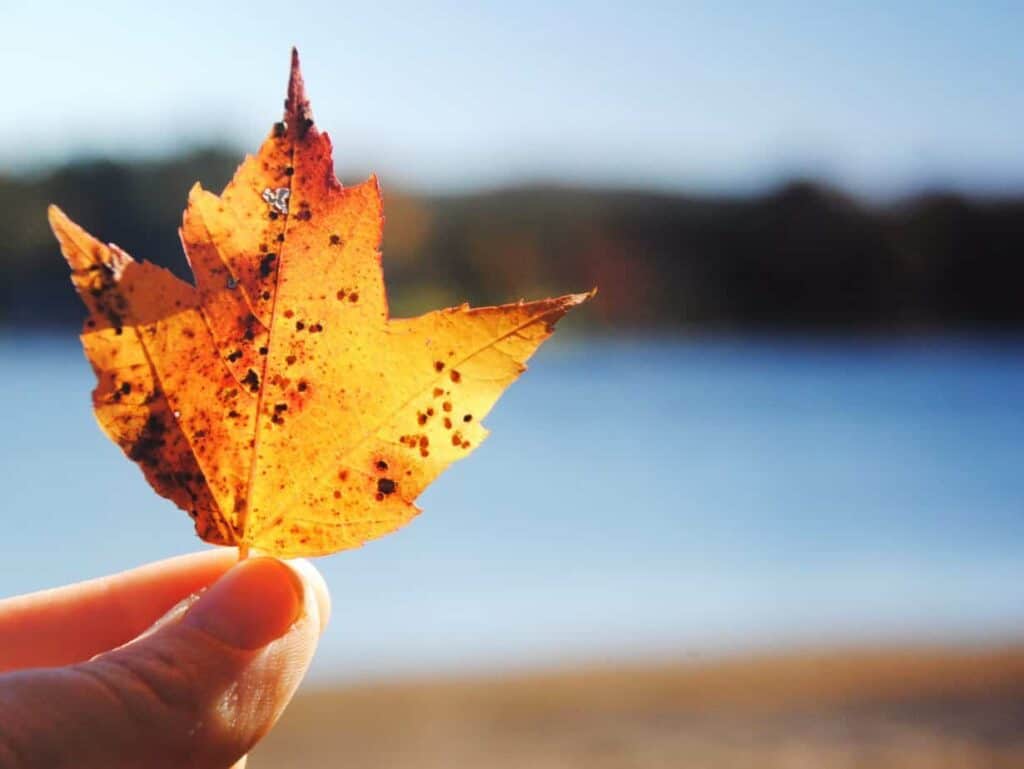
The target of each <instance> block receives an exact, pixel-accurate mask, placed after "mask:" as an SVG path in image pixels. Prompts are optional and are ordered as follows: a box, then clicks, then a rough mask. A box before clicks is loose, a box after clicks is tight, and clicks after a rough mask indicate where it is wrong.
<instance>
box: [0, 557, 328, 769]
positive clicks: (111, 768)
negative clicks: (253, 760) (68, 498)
mask: <svg viewBox="0 0 1024 769" xmlns="http://www.w3.org/2000/svg"><path fill="white" fill-rule="evenodd" d="M236 558H237V554H236V552H235V551H230V550H213V551H206V552H202V553H196V554H194V555H187V556H183V557H180V558H172V559H170V560H167V561H161V562H158V563H154V564H150V565H148V566H143V567H142V568H139V569H135V570H134V571H129V572H125V573H123V574H118V575H115V576H112V577H105V578H102V579H97V580H92V581H89V582H83V583H80V584H77V585H71V586H69V587H64V588H59V589H56V590H48V591H44V592H41V593H34V594H32V595H26V596H19V597H16V598H9V599H7V600H4V601H0V767H2V768H3V769H9V768H10V769H37V768H39V769H42V767H46V768H47V769H51V768H52V769H65V768H66V769H70V768H71V767H75V769H92V768H93V767H96V768H97V769H99V768H101V767H102V769H127V767H147V768H153V769H162V768H163V767H167V769H171V768H172V767H173V769H182V768H183V767H195V768H196V769H206V768H207V767H208V768H209V769H227V767H230V766H232V765H235V766H236V767H240V766H242V765H244V762H245V759H244V756H245V754H246V753H247V752H248V751H249V750H250V749H251V748H252V747H253V745H255V744H256V742H257V741H258V740H259V739H260V738H261V737H262V736H263V735H264V734H266V733H267V731H268V730H269V729H270V727H271V726H273V724H274V722H275V721H276V720H277V717H278V716H279V715H280V714H281V711H282V710H284V707H285V705H286V704H287V703H288V701H289V700H290V699H291V697H292V694H294V692H295V689H296V687H297V686H298V685H299V681H300V680H301V679H302V676H303V675H304V674H305V672H306V669H307V668H308V667H309V663H310V660H311V659H312V657H313V652H314V650H315V649H316V644H317V640H318V639H319V637H320V633H321V631H322V630H323V627H324V625H325V624H326V622H327V618H328V615H329V613H330V600H329V598H328V595H327V589H326V587H325V585H324V583H323V580H322V578H321V577H320V576H319V574H318V573H317V572H316V570H315V569H314V568H313V567H312V566H311V565H310V564H309V563H308V562H305V561H292V562H289V565H285V564H284V562H282V561H278V560H275V559H272V558H252V559H249V560H247V561H243V562H242V563H236ZM208 586H209V587H208ZM207 587H208V589H205V590H204V588H207ZM200 591H202V592H200ZM197 593H198V595H197ZM154 623H155V624H154Z"/></svg>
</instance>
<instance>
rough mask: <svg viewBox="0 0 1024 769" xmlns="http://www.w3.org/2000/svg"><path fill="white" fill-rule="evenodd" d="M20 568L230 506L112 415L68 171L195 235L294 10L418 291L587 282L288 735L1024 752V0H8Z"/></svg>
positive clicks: (110, 222) (275, 738) (313, 762)
mask: <svg viewBox="0 0 1024 769" xmlns="http://www.w3.org/2000/svg"><path fill="white" fill-rule="evenodd" d="M4 19H5V22H4V27H5V34H4V43H3V45H2V46H0V67H2V69H3V71H4V72H5V73H7V74H6V77H5V78H4V91H5V93H4V107H3V109H2V110H0V268H2V271H3V272H2V274H3V278H2V280H0V368H2V372H3V374H4V376H3V377H2V378H0V424H2V425H3V431H2V432H0V466H2V467H3V477H4V494H3V501H2V502H0V510H3V514H4V518H5V522H6V524H7V525H6V527H5V532H4V542H5V545H4V547H3V552H2V562H3V565H2V566H0V596H8V595H13V594H17V593H20V592H25V591H30V590H36V589H40V588H45V587H51V586H55V585H59V584H62V583H65V582H68V581H71V580H77V579H84V578H88V577H92V576H98V575H100V574H104V573H108V572H111V571H115V570H118V569H122V568H129V567H132V566H135V565H138V564H140V563H143V562H146V561H149V560H152V559H156V558H160V557H165V556H170V555H174V554H177V553H183V552H188V551H190V550H194V549H196V548H197V547H199V546H200V543H199V542H198V541H197V540H196V539H195V537H194V535H193V534H192V532H191V529H190V526H189V525H188V519H187V518H186V516H185V515H184V514H182V513H180V512H179V511H177V510H175V509H174V508H173V507H172V506H171V505H170V503H168V502H166V501H164V500H162V499H160V498H158V497H157V496H156V495H155V494H154V493H152V492H151V491H150V489H149V488H148V486H147V485H146V483H145V481H144V480H143V478H142V475H141V473H140V472H139V471H138V470H137V469H136V467H135V466H134V465H132V464H131V463H130V462H128V461H127V460H125V459H124V458H123V457H122V456H121V455H120V451H119V450H118V449H117V448H116V447H115V446H114V445H113V444H111V443H110V442H109V441H107V439H106V438H105V437H104V436H103V435H102V434H101V432H100V430H99V428H98V427H97V426H96V424H95V421H94V419H93V416H92V412H91V406H90V400H89V391H90V390H91V388H92V385H93V381H94V380H93V375H92V372H91V370H90V369H89V366H88V364H87V363H86V361H85V359H84V357H83V355H82V353H81V349H80V345H79V342H78V340H77V331H78V326H79V323H80V321H81V318H82V316H83V311H82V308H81V307H80V304H79V301H78V299H77V297H76V296H75V294H74V292H73V290H72V288H71V286H70V283H69V280H68V275H67V268H66V266H65V264H64V262H63V260H62V259H61V258H60V255H59V252H58V249H57V247H56V244H55V242H54V241H53V238H52V236H51V234H50V233H49V230H48V228H47V225H46V221H45V207H46V205H47V204H48V203H50V202H54V203H57V204H59V205H60V206H61V207H62V208H64V209H65V210H66V211H67V212H68V213H69V215H70V216H72V218H74V219H75V220H76V221H78V222H80V223H81V224H82V225H83V226H85V227H86V228H87V229H89V230H90V231H92V232H93V233H95V234H96V235H97V236H98V237H100V238H101V239H104V240H112V241H115V242H117V243H118V244H119V245H120V246H122V247H124V248H125V249H126V250H128V251H129V252H130V253H132V254H133V255H135V256H136V257H139V258H147V259H151V260H153V261H157V262H159V263H161V264H164V265H167V266H169V267H171V268H172V269H174V270H176V271H177V272H178V273H179V274H181V275H187V268H186V266H185V262H184V258H183V256H182V254H181V249H180V245H179V243H178V240H177V234H176V228H177V226H178V223H179V222H180V217H181V211H182V209H183V207H184V204H185V199H186V194H187V191H188V189H189V187H190V186H191V184H192V182H193V181H195V180H199V181H201V182H202V183H203V185H204V186H206V187H208V188H211V189H219V188H220V187H222V186H223V185H224V184H225V183H226V182H227V180H228V179H229V178H230V176H231V174H232V172H233V170H234V168H235V167H236V166H237V164H238V163H239V162H240V161H241V159H242V157H243V155H244V154H245V153H246V152H253V151H255V150H256V148H257V147H258V145H259V143H260V141H261V140H262V138H263V137H264V136H265V134H266V132H267V131H268V130H269V127H270V125H271V123H272V122H273V121H274V120H276V119H278V117H279V113H280V108H281V100H282V98H283V93H284V86H285V82H286V78H287V63H288V54H289V49H290V47H291V45H293V44H295V45H297V46H298V47H299V49H300V51H301V53H302V56H303V71H304V74H305V79H306V84H307V87H308V90H309V94H310V97H311V99H312V102H313V108H314V113H315V115H316V116H317V122H318V124H319V125H320V126H321V128H323V129H325V130H327V131H328V132H329V133H330V134H331V136H332V138H333V140H334V144H335V153H336V155H335V158H336V162H337V169H338V173H339V175H340V177H341V179H342V181H343V182H345V183H355V182H358V181H361V180H362V179H364V178H365V177H366V176H367V175H368V174H369V173H370V172H371V171H375V172H377V173H378V174H379V175H380V177H381V181H382V185H383V190H384V195H385V213H386V216H387V223H386V227H385V236H384V261H385V264H384V266H385V275H386V279H387V282H388V286H389V290H390V292H391V300H392V310H393V312H394V313H395V314H396V315H407V314H415V313H419V312H421V311H424V310H427V309H432V308H435V307H438V306H444V305H447V304H451V303H457V302H460V301H463V300H468V301H471V302H472V303H473V304H488V303H493V302H501V301H508V300H513V299H517V298H519V297H526V298H539V297H542V296H546V295H550V294H557V293H565V292H570V291H579V290H585V289H587V288H589V287H590V286H593V285H597V286H599V287H600V291H601V293H600V294H599V296H598V297H597V299H596V300H595V301H594V302H592V303H591V304H590V305H588V306H587V307H586V308H584V309H583V310H582V311H581V312H579V313H578V316H574V317H573V318H571V319H569V320H567V321H566V322H565V323H564V324H563V327H562V330H560V332H559V334H558V335H557V336H556V338H555V339H554V340H553V341H552V342H550V343H549V344H548V345H547V346H546V347H545V348H544V349H543V350H542V351H541V352H540V353H539V354H538V355H537V356H536V358H535V359H534V363H533V364H531V370H530V371H529V372H528V373H527V374H526V375H524V377H523V378H522V379H521V380H520V381H519V382H518V383H517V384H515V385H514V386H513V387H512V388H511V390H510V391H509V392H508V393H507V394H506V396H505V397H504V398H503V400H502V401H501V402H500V403H499V405H498V406H497V408H496V409H495V411H494V412H493V414H492V415H491V416H490V417H489V419H488V426H489V427H490V428H491V429H492V430H493V434H492V436H491V438H490V439H489V440H488V442H487V445H486V446H485V447H484V448H482V449H481V450H480V451H479V452H476V453H475V454H473V455H472V457H470V458H469V459H468V460H466V461H465V462H461V463H459V464H458V465H456V466H454V467H453V468H452V469H451V470H450V471H449V472H448V473H446V474H445V475H444V477H443V478H442V479H441V480H439V481H438V482H437V483H436V484H435V485H434V486H432V487H431V488H430V489H429V490H428V492H427V493H426V494H424V495H423V497H421V499H420V503H421V506H422V507H423V508H424V511H425V512H424V514H423V515H422V516H421V517H420V518H419V519H417V520H416V521H415V522H414V523H413V524H412V525H410V526H409V527H408V528H406V529H404V530H402V531H401V532H399V533H397V534H395V535H393V536H391V537H388V538H386V539H384V540H381V541H379V542H373V543H371V544H369V545H367V546H366V547H364V548H363V549H361V550H358V551H353V552H347V553H343V554H340V555H337V556H333V557H330V558H326V559H322V560H320V561H319V562H318V563H317V565H318V566H319V568H320V569H321V570H322V571H323V572H324V574H325V576H326V578H327V581H328V583H329V585H330V587H331V590H332V593H333V595H334V601H335V614H334V619H333V622H332V625H331V627H330V628H329V629H328V631H327V634H326V636H325V638H324V640H323V645H322V647H321V650H320V652H319V654H318V659H317V662H316V664H315V667H314V670H313V673H312V675H311V678H310V680H309V681H308V682H307V683H306V685H305V686H304V689H303V690H302V692H303V694H302V695H301V696H300V699H299V700H298V701H297V702H296V704H295V705H294V706H293V707H292V708H291V709H290V711H289V713H288V714H287V715H286V716H285V718H284V720H283V722H282V723H281V725H280V726H279V728H278V729H277V730H275V732H274V733H273V734H272V735H271V737H270V738H269V739H268V741H267V742H266V743H265V745H264V746H262V747H261V748H260V749H259V750H258V751H257V753H256V754H255V755H254V757H253V760H252V763H251V765H252V766H255V767H261V766H264V767H276V766H282V767H283V766H303V767H314V766H334V765H336V764H337V765H340V764H341V763H343V762H344V764H345V765H350V766H367V767H374V766H388V767H406V766H409V767H412V766H417V767H432V766H446V767H450V766H467V767H469V766H489V767H506V766H508V767H512V766H530V767H538V768H540V769H545V768H546V767H551V768H552V769H554V768H556V767H557V768H561V767H676V766H689V765H694V766H715V767H733V766H735V767H745V766H759V767H776V766H778V767H847V766H849V767H854V766H856V767H890V766H891V767H933V766H934V767H940V766H941V767H946V766H949V767H953V766H956V767H971V766H978V767H982V766H984V767H1001V766H1005V767H1011V766H1021V765H1024V645H1022V644H1021V641H1022V639H1024V593H1022V590H1021V585H1022V584H1024V335H1022V331H1024V260H1022V257H1024V152H1022V150H1021V146H1020V130H1019V127H1020V126H1021V125H1022V123H1024V92H1022V90H1021V88H1020V83H1021V77H1022V76H1024V48H1022V47H1021V46H1020V44H1019V36H1020V31H1021V30H1022V29H1024V9H1022V7H1021V6H1020V4H1018V3H998V2H987V3H985V2H983V3H972V4H966V3H923V2H910V1H909V0H903V1H902V2H887V3H881V2H864V3H839V2H836V3H810V2H780V3H773V4H771V5H770V6H769V5H768V4H764V5H754V4H749V3H733V2H718V3H700V4H694V3H684V2H664V3H659V2H643V1H640V2H632V3H628V4H625V3H610V4H597V3H584V2H564V3H554V4H553V3H535V2H532V1H530V0H523V1H522V2H519V3H516V4H509V3H502V4H498V3H494V4H488V3H484V4H478V5H477V6H474V7H467V6H466V4H457V3H454V2H452V3H417V4H409V5H405V4H400V3H390V2H381V3H376V4H372V6H371V5H370V4H366V3H360V4H348V3H338V2H333V3H327V2H320V3H317V2H308V3H302V2H298V3H290V4H288V5H281V4H279V3H265V2H257V1H254V0H250V2H246V3H239V2H225V3H221V4H209V3H204V4H199V3H191V2H179V3H175V4H173V7H172V6H168V7H167V8H166V9H165V8H154V7H145V6H144V5H142V4H139V3H128V2H96V3H90V4H82V5H80V6H72V5H71V4H51V5H40V4H36V5H32V4H29V3H22V4H20V5H18V6H12V7H5V8H4Z"/></svg>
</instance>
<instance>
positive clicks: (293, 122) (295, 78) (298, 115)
mask: <svg viewBox="0 0 1024 769" xmlns="http://www.w3.org/2000/svg"><path fill="white" fill-rule="evenodd" d="M284 119H285V122H286V123H287V125H289V126H294V127H295V130H298V131H301V132H302V133H305V131H306V130H307V129H308V128H309V126H310V125H312V123H313V114H312V111H311V110H310V108H309V99H307V98H306V84H305V82H304V81H303V80H302V67H301V64H300V63H299V49H298V48H295V47H292V64H291V71H290V73H289V75H288V97H287V98H286V99H285V102H284Z"/></svg>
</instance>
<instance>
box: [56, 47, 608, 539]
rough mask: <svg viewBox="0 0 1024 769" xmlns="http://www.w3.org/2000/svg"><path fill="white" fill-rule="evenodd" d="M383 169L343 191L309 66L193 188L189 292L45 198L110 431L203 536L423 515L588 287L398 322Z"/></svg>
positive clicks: (344, 533) (367, 526)
mask: <svg viewBox="0 0 1024 769" xmlns="http://www.w3.org/2000/svg"><path fill="white" fill-rule="evenodd" d="M383 221H384V218H383V210H382V204H381V194H380V188H379V186H378V184H377V180H376V178H373V177H371V178H370V179H369V180H368V181H366V182H364V183H363V184H360V185H357V186H355V187H349V188H343V187H342V186H341V184H340V183H339V182H338V180H337V178H336V177H335V175H334V167H333V160H332V153H331V143H330V139H329V138H328V136H327V134H325V133H321V132H320V131H319V130H318V129H317V127H316V126H315V125H314V123H313V119H312V115H311V112H310V108H309V102H308V101H307V100H306V96H305V92H304V88H303V83H302V76H301V74H300V72H299V67H298V58H297V56H296V55H295V54H294V52H293V57H292V72H291V79H290V82H289V86H288V98H287V100H286V102H285V115H284V120H283V121H282V122H280V123H277V124H275V125H274V127H273V129H272V130H271V132H270V135H269V136H268V137H267V139H266V140H265V141H264V143H263V146H262V147H261V148H260V151H259V153H258V154H257V155H255V156H250V157H247V158H246V159H245V161H244V162H243V163H242V165H241V166H240V167H239V169H238V171H237V172H236V173H235V177H234V179H233V180H232V181H231V183H230V184H229V185H228V186H227V188H226V189H225V190H224V191H223V192H222V193H221V194H220V195H219V196H218V195H215V194H213V193H211V192H208V191H206V190H203V189H202V188H201V187H200V186H199V185H196V186H195V187H193V189H192V191H191V192H190V193H189V198H188V207H187V209H186V211H185V215H184V219H183V222H182V227H181V231H180V234H181V240H182V243H183V244H184V247H185V253H186V255H187V257H188V260H189V264H190V265H191V268H192V272H193V275H194V278H195V285H192V284H189V283H187V282H184V281H182V280H179V279H178V278H176V277H175V276H173V275H172V274H171V273H170V272H168V271H167V270H164V269H161V268H159V267H156V266H154V265H153V264H150V263H148V262H145V261H135V260H134V259H132V258H131V257H130V256H128V255H127V254H126V253H124V252H123V251H122V250H120V249H119V248H117V246H114V245H104V244H103V243H101V242H99V241H98V240H96V239H95V238H93V237H92V236H90V235H89V234H88V233H86V232H85V231H84V230H82V229H81V228H80V227H78V226H77V225H75V224H74V223H73V222H71V221H70V220H69V219H68V218H67V217H66V216H65V215H64V214H63V213H62V212H61V211H60V210H59V209H57V208H56V207H51V209H50V223H51V226H52V227H53V230H54V233H55V234H56V235H57V238H58V240H59V241H60V244H61V249H62V251H63V253H64V256H65V258H66V259H67V261H68V264H69V265H70V267H71V271H72V281H73V283H74V285H75V287H76V289H77V290H78V293H79V295H80V296H81V297H82V300H83V301H84V302H85V305H86V307H87V309H88V313H89V314H88V318H87V320H86V322H85V329H84V331H83V334H82V344H83V346H84V348H85V352H86V355H87V356H88V358H89V360H90V361H91V363H92V365H93V368H94V369H95V371H96V375H97V379H98V383H97V386H96V389H95V390H94V392H93V403H94V406H95V410H96V416H97V418H98V420H99V422H100V425H101V426H102V427H103V429H104V430H105V431H106V433H107V435H109V436H110V438H111V439H112V440H114V441H115V442H116V443H117V444H118V445H120V446H121V448H122V449H123V450H124V451H125V453H126V454H127V455H128V456H129V457H130V458H131V459H132V460H134V461H135V462H137V463H138V464H139V465H140V466H141V468H142V470H143V472H144V473H145V476H146V478H147V480H148V481H149V482H150V484H151V485H152V486H153V488H154V489H155V490H156V491H157V492H158V493H159V494H161V495H163V496H165V497H167V498H168V499H170V500H172V501H173V502H174V503H175V504H177V505H178V506H179V507H181V508H182V509H184V510H187V511H188V512H189V514H190V515H191V516H192V517H193V518H194V519H195V524H196V531H197V532H198V534H199V536H200V537H202V538H203V539H204V540H206V541H208V542H214V543H218V544H225V545H238V546H239V547H240V548H241V550H242V553H243V555H244V553H245V552H247V551H248V550H249V548H258V549H260V550H262V551H265V552H269V553H272V554H275V555H279V556H300V555H302V556H311V555H323V554H326V553H331V552H334V551H337V550H342V549H345V548H350V547H356V546H358V545H361V544H362V543H363V542H365V541H367V540H369V539H372V538H374V537H379V536H381V535H383V534H387V533H389V532H391V531H394V530H395V529H397V528H399V527H400V526H402V525H404V524H405V523H407V522H408V521H409V520H411V519H412V518H413V517H414V516H415V515H416V514H417V513H418V512H419V509H418V508H417V507H416V505H415V504H414V501H415V499H416V497H417V496H419V494H420V493H421V492H422V491H423V490H424V489H425V488H426V487H427V485H428V484H430V482H431V481H433V480H434V479H435V478H436V477H437V476H438V475H439V474H440V473H441V472H442V471H443V470H444V469H445V468H446V467H447V466H448V465H449V464H451V463H452V462H453V461H455V460H456V459H460V458H462V457H464V456H466V455H467V454H468V453H469V452H471V451H473V450H474V449H475V448H476V447H477V446H479V445H480V443H481V442H482V441H483V439H484V438H485V437H486V435H487V430H486V429H485V428H484V427H483V425H482V420H483V418H484V416H485V415H486V414H487V413H488V412H489V411H490V409H491V407H492V406H493V405H494V403H495V401H496V400H497V399H498V397H499V396H500V395H501V393H502V392H503V391H504V390H505V388H506V387H508V385H509V384H511V383H512V382H513V381H514V380H515V379H516V378H517V377H518V376H519V375H520V374H521V373H522V372H523V371H524V370H525V366H524V361H525V360H526V359H527V358H529V357H530V355H531V354H532V353H533V352H534V351H535V350H536V349H537V347H539V346H540V344H541V343H542V342H544V340H545V339H547V338H548V337H549V336H550V335H551V332H552V330H553V327H554V324H555V322H556V321H557V320H558V319H559V318H561V317H562V316H563V315H564V314H565V313H566V312H567V311H568V310H569V309H571V308H572V307H574V306H576V305H578V304H580V303H581V302H583V301H584V300H586V299H587V298H589V297H590V296H591V295H592V293H589V294H572V295H568V296H562V297H559V298H556V299H544V300H541V301H536V302H518V303H516V304H507V305H502V306H499V307H481V308H471V307H469V306H468V305H462V306H460V307H452V308H448V309H445V310H438V311H436V312H431V313H428V314H426V315H422V316H420V317H418V318H408V319H403V318H391V317H389V314H388V307H387V297H386V293H385V289H384V278H383V272H382V269H381V255H380V252H379V250H378V249H379V247H380V242H381V235H382V226H383Z"/></svg>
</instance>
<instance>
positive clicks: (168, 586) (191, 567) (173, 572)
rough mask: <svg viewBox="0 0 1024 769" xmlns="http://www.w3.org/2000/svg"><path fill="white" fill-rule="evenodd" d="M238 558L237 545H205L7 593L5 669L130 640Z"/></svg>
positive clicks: (84, 655)
mask: <svg viewBox="0 0 1024 769" xmlns="http://www.w3.org/2000/svg"><path fill="white" fill-rule="evenodd" d="M237 560H238V551H237V550H235V549H234V548H218V549H216V550H206V551H203V552H199V553H192V554H190V555H183V556H177V557H175V558H168V559H167V560H164V561H157V562H155V563H150V564H147V565H145V566H141V567H139V568H137V569H132V570H130V571H125V572H121V573H120V574H113V575H110V576H107V577H100V578H98V579H91V580H88V581H86V582H79V583H77V584H75V585H68V586H67V587H60V588H55V589H52V590H42V591H40V592H38V593H29V594H28V595H22V596H15V597H14V598H7V599H4V600H0V672H4V671H7V670H17V669H20V668H30V667H51V666H56V665H68V664H71V663H74V662H81V661H83V660H87V659H89V658H90V657H94V656H95V655H97V654H99V653H100V652H104V651H107V650H108V649H112V648H114V647H115V646H120V645H121V644H124V643H127V642H128V641H130V640H131V639H133V638H135V636H137V635H138V634H139V633H141V632H142V631H143V630H145V629H146V628H148V627H149V626H150V625H152V624H153V623H154V622H156V620H158V619H159V618H160V617H161V616H163V615H164V614H165V613H167V611H169V610H170V609H171V608H172V607H173V606H174V605H175V604H177V603H178V602H179V601H181V600H182V599H183V598H186V597H187V596H189V595H191V594H192V593H194V592H196V591H197V590H200V589H202V588H204V587H206V586H207V585H210V584H212V583H213V582H215V581H216V580H217V579H218V578H219V577H220V576H221V575H222V574H223V573H224V572H226V571H227V570H228V569H230V568H231V567H232V566H233V565H234V564H235V563H236V562H237Z"/></svg>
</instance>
